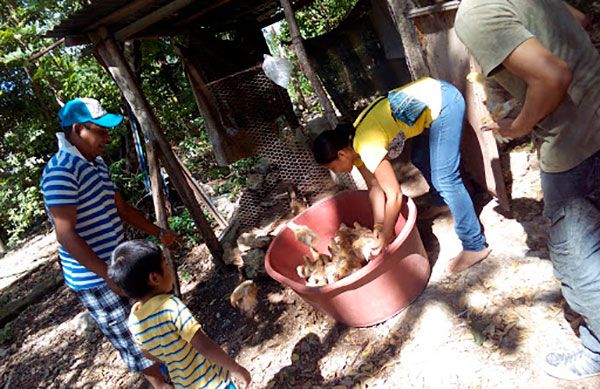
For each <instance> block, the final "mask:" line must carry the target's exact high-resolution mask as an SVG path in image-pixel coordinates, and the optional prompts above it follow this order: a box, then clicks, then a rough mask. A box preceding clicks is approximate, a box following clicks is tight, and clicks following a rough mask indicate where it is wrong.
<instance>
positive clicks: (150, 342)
mask: <svg viewBox="0 0 600 389" xmlns="http://www.w3.org/2000/svg"><path fill="white" fill-rule="evenodd" d="M129 329H130V331H131V333H132V335H133V339H134V340H135V342H136V343H137V344H138V345H139V346H140V347H141V348H142V349H143V350H145V351H147V352H149V353H150V354H152V355H153V356H155V357H156V358H158V359H160V360H161V361H162V362H163V363H165V365H166V366H167V368H168V369H169V375H170V377H171V380H172V382H173V385H174V386H175V387H176V388H206V389H213V388H215V389H216V388H225V387H226V386H227V385H228V384H229V383H230V382H231V378H230V373H229V370H227V369H225V368H224V367H222V366H219V365H217V364H214V363H212V362H211V361H210V360H208V359H206V358H205V357H204V356H203V355H202V354H200V353H199V352H197V351H196V350H195V349H194V348H193V347H192V345H191V343H190V342H191V340H192V338H193V337H194V334H196V331H202V329H201V328H200V324H198V322H197V321H196V319H194V317H193V316H192V313H191V312H190V310H189V309H188V308H187V307H186V306H185V305H184V304H183V302H182V301H181V300H179V299H178V298H177V297H175V296H173V295H169V294H163V295H158V296H154V297H152V298H151V299H150V300H148V301H146V302H145V303H144V304H141V303H140V302H137V303H136V304H135V305H134V306H133V308H132V309H131V314H130V315H129Z"/></svg>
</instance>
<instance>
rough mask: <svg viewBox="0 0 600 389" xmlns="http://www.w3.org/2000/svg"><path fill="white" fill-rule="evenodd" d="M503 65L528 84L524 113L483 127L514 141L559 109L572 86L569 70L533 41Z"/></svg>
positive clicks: (565, 64)
mask: <svg viewBox="0 0 600 389" xmlns="http://www.w3.org/2000/svg"><path fill="white" fill-rule="evenodd" d="M502 64H503V65H504V67H505V68H506V69H507V70H508V71H509V72H511V73H512V74H514V75H515V76H517V77H519V78H520V79H522V80H523V81H524V82H525V83H526V84H527V93H526V95H525V101H524V103H523V109H522V110H521V112H520V113H519V115H518V116H517V117H516V118H515V119H514V121H510V120H500V121H498V123H496V124H495V125H491V126H486V127H487V128H488V129H495V130H498V131H499V132H500V134H502V135H504V136H509V137H513V138H517V137H521V136H524V135H527V134H529V133H530V132H531V131H532V130H533V128H534V126H535V125H536V124H538V123H539V122H540V121H541V120H542V119H543V118H545V117H546V116H548V115H549V114H550V113H552V112H553V111H554V110H555V109H556V108H557V107H558V106H559V105H560V103H561V102H562V101H563V99H564V98H565V96H566V94H567V90H568V89H569V85H570V84H571V80H572V74H571V69H570V68H569V65H568V64H567V63H566V62H565V61H563V60H562V59H560V58H558V57H557V56H555V55H554V54H552V53H551V52H550V51H549V50H548V49H546V48H545V47H544V46H543V45H542V44H541V43H540V42H539V41H538V40H537V39H535V38H530V39H527V40H526V41H524V42H523V43H522V44H520V45H519V46H517V48H516V49H515V50H513V51H512V53H510V54H509V55H508V57H506V59H505V60H504V61H503V62H502Z"/></svg>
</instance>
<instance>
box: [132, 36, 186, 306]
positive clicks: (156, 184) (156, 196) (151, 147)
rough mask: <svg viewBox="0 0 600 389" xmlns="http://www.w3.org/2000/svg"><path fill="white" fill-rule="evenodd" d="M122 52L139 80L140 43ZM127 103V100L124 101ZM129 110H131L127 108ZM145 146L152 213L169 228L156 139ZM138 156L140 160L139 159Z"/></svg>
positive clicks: (175, 279)
mask: <svg viewBox="0 0 600 389" xmlns="http://www.w3.org/2000/svg"><path fill="white" fill-rule="evenodd" d="M123 49H124V50H123V54H124V57H125V60H126V61H127V63H128V64H129V67H130V68H131V70H132V71H133V76H134V77H135V78H136V80H137V81H138V82H139V81H140V77H139V68H140V64H141V61H140V59H141V58H140V56H139V54H140V50H139V49H140V45H139V42H136V41H128V42H125V44H124V47H123ZM125 104H127V101H125ZM129 112H131V110H129ZM129 119H130V120H131V121H132V123H131V131H137V130H136V128H135V126H134V125H133V120H136V119H135V118H129ZM144 144H145V148H146V159H147V161H148V175H149V176H150V187H151V191H152V202H153V203H154V214H155V215H156V222H157V223H158V226H159V227H160V228H164V229H167V228H169V218H168V213H167V210H166V207H165V193H164V191H163V185H162V179H161V175H160V161H159V160H158V144H157V143H156V141H146V140H144ZM141 160H142V159H141V156H140V161H141ZM163 256H164V257H165V260H166V261H167V265H168V266H169V271H170V272H171V275H172V276H173V292H174V293H175V295H176V296H177V297H179V298H181V289H180V287H179V276H178V275H177V266H175V261H173V256H172V255H171V250H169V248H168V247H164V248H163Z"/></svg>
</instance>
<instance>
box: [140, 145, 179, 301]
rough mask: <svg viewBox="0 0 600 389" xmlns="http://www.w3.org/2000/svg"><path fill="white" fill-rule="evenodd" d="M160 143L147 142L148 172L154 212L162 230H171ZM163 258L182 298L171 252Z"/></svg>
mask: <svg viewBox="0 0 600 389" xmlns="http://www.w3.org/2000/svg"><path fill="white" fill-rule="evenodd" d="M158 153H159V149H158V143H157V142H156V141H150V142H146V156H147V157H148V170H149V171H150V185H151V187H152V201H153V202H154V212H155V213H156V221H157V222H158V226H159V227H160V228H165V229H166V228H169V219H168V216H167V210H166V209H165V192H164V190H163V185H162V179H161V176H160V162H159V158H158ZM163 256H164V257H165V259H166V260H167V264H168V265H169V270H170V271H171V274H172V275H173V291H174V292H175V295H176V296H177V297H179V298H181V288H180V287H179V276H178V275H177V266H175V261H173V256H172V255H171V250H169V249H168V248H167V247H164V248H163Z"/></svg>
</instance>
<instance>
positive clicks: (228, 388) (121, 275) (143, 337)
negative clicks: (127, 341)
mask: <svg viewBox="0 0 600 389" xmlns="http://www.w3.org/2000/svg"><path fill="white" fill-rule="evenodd" d="M108 275H109V277H110V278H111V279H112V280H113V281H114V282H115V283H116V284H117V285H118V286H119V287H120V288H121V289H123V291H124V292H125V294H126V295H127V296H128V297H129V298H132V299H134V300H136V303H135V304H134V305H133V307H132V309H131V314H130V315H129V322H128V324H129V330H130V331H131V334H132V335H133V339H134V341H135V342H136V343H137V344H138V345H139V346H140V348H141V349H142V350H144V352H145V353H146V354H148V356H149V357H151V358H152V359H155V360H158V361H159V362H162V363H164V364H165V365H166V366H167V369H168V370H169V375H170V379H171V381H172V383H173V385H174V387H175V388H194V389H196V388H198V389H200V388H206V389H213V388H214V389H233V388H236V386H235V385H234V383H233V380H232V377H231V376H232V375H233V376H234V377H236V378H239V379H240V380H241V381H242V382H243V384H244V386H245V387H247V386H248V385H249V384H250V381H251V377H250V373H249V372H248V370H246V369H245V368H244V367H242V366H241V365H239V364H238V363H237V362H235V360H233V359H232V358H231V357H230V356H229V355H227V353H226V352H225V351H223V349H221V348H220V347H219V346H218V345H217V344H216V343H214V342H213V341H212V340H211V339H209V338H208V337H207V336H206V335H205V334H204V332H203V331H202V329H201V328H200V324H198V322H197V321H196V319H194V317H193V316H192V313H191V312H190V310H189V309H188V308H187V307H186V306H185V304H183V302H182V301H181V300H180V299H178V298H177V297H175V296H174V295H173V294H171V291H172V288H173V278H172V275H171V272H170V271H169V268H168V266H167V264H166V261H165V259H164V258H163V256H162V254H161V251H160V249H159V248H158V247H157V246H156V245H154V244H152V243H150V242H146V241H143V240H133V241H128V242H125V243H122V244H120V245H119V246H118V247H117V248H116V249H115V251H114V252H113V254H112V260H111V263H110V266H109V269H108Z"/></svg>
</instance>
